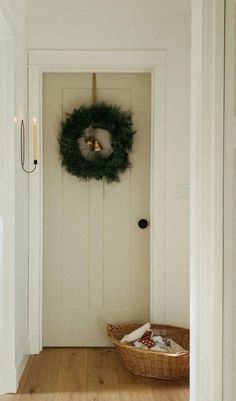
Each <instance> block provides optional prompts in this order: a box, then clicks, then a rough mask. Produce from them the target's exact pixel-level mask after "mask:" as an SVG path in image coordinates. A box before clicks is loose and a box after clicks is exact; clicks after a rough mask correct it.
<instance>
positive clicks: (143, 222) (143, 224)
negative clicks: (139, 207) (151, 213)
mask: <svg viewBox="0 0 236 401" xmlns="http://www.w3.org/2000/svg"><path fill="white" fill-rule="evenodd" d="M138 226H139V228H142V229H144V228H147V226H148V221H147V220H146V219H140V220H139V222H138Z"/></svg>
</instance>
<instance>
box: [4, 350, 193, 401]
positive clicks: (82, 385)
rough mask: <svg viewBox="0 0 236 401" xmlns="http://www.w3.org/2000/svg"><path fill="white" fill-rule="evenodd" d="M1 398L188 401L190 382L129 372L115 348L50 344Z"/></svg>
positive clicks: (14, 400) (20, 400)
mask: <svg viewBox="0 0 236 401" xmlns="http://www.w3.org/2000/svg"><path fill="white" fill-rule="evenodd" d="M0 400H1V401H188V400H189V386H188V382H187V381H184V382H168V381H164V380H155V379H148V378H144V377H138V376H134V375H132V374H130V373H129V372H127V371H126V370H125V369H124V368H123V366H122V363H121V361H120V357H119V355H118V354H117V351H116V350H115V349H114V348H46V349H44V350H43V352H41V354H40V355H33V356H31V357H30V359H29V361H28V363H27V366H26V368H25V372H24V374H23V377H22V379H21V383H20V386H19V390H18V393H17V394H16V395H10V394H8V395H5V396H0Z"/></svg>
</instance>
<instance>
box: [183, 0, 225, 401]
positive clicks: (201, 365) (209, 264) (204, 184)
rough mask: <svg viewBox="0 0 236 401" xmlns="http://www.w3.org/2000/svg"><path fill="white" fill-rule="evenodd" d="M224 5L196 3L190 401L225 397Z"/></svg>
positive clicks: (210, 0)
mask: <svg viewBox="0 0 236 401" xmlns="http://www.w3.org/2000/svg"><path fill="white" fill-rule="evenodd" d="M224 3H225V1H224V0H192V53H191V67H192V68H191V177H190V182H191V199H190V242H191V243H190V259H191V260H190V266H191V268H190V276H191V279H190V297H191V300H190V327H191V374H190V376H191V382H190V399H191V401H222V400H224V401H229V400H228V399H227V398H225V396H224V394H223V302H224V299H223V296H224V293H223V162H224V158H223V150H224Z"/></svg>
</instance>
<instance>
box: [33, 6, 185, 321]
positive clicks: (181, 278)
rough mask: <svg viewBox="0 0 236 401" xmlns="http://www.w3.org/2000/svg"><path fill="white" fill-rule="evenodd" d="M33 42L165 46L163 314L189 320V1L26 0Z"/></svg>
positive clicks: (75, 46)
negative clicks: (164, 263)
mask: <svg viewBox="0 0 236 401" xmlns="http://www.w3.org/2000/svg"><path fill="white" fill-rule="evenodd" d="M27 2H28V7H29V8H28V47H29V48H30V49H95V50H99V49H106V50H107V49H112V50H115V49H119V50H126V49H142V50H144V49H165V50H166V51H167V105H166V107H167V116H166V119H167V121H166V122H167V136H166V149H167V152H166V177H165V178H166V210H165V220H166V235H165V237H166V257H165V262H166V274H165V294H166V303H165V316H166V321H167V322H168V323H172V324H179V325H184V326H188V325H189V198H188V189H189V139H190V131H189V126H190V0H181V1H179V0H118V1H117V0H86V1H84V0H67V1H65V0H50V1H48V0H41V1H38V0H27Z"/></svg>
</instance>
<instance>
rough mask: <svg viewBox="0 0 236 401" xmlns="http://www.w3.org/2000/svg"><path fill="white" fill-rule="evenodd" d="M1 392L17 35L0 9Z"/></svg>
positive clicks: (6, 375) (11, 345) (9, 367)
mask: <svg viewBox="0 0 236 401" xmlns="http://www.w3.org/2000/svg"><path fill="white" fill-rule="evenodd" d="M0 94H1V95H0V110H1V120H0V149H1V159H0V361H1V363H0V394H1V393H5V392H8V391H16V388H17V372H16V365H15V126H14V121H13V118H14V109H15V96H14V35H13V33H12V32H11V29H10V27H9V26H8V24H7V22H6V19H5V18H4V16H3V14H2V13H1V12H0Z"/></svg>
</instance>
